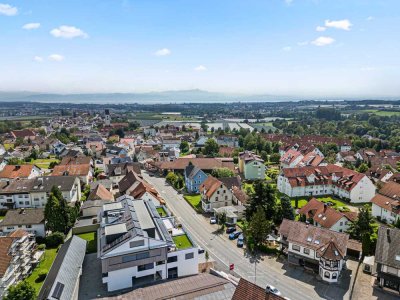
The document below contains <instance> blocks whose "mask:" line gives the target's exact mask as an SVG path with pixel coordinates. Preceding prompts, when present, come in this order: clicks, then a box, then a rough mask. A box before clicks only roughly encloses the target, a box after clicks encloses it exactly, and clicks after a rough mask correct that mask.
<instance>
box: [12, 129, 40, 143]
mask: <svg viewBox="0 0 400 300" xmlns="http://www.w3.org/2000/svg"><path fill="white" fill-rule="evenodd" d="M10 134H11V137H12V138H13V139H14V140H16V139H18V138H21V139H23V140H24V141H27V140H31V141H33V140H34V139H35V138H36V133H35V132H34V131H33V130H31V129H21V130H12V131H11V132H10Z"/></svg>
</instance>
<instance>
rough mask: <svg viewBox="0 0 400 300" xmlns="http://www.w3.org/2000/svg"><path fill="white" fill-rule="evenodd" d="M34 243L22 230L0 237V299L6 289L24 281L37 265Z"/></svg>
mask: <svg viewBox="0 0 400 300" xmlns="http://www.w3.org/2000/svg"><path fill="white" fill-rule="evenodd" d="M35 250H36V243H35V240H34V238H33V237H32V236H31V235H29V234H28V233H27V232H26V231H24V230H21V229H19V230H16V231H13V232H11V233H9V234H8V235H7V236H0V299H2V298H3V296H4V295H5V294H6V291H7V289H8V288H9V287H10V286H12V285H16V284H17V283H18V282H20V281H21V280H23V279H25V278H26V277H27V276H28V275H29V274H30V272H31V269H32V265H34V264H37V263H38V261H37V258H36V257H35V253H36V251H35Z"/></svg>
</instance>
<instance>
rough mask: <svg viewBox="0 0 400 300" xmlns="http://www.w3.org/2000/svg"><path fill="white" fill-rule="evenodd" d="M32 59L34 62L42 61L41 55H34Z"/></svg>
mask: <svg viewBox="0 0 400 300" xmlns="http://www.w3.org/2000/svg"><path fill="white" fill-rule="evenodd" d="M33 60H34V61H36V62H42V61H43V57H41V56H35V57H34V58H33Z"/></svg>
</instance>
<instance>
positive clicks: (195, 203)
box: [183, 195, 203, 213]
mask: <svg viewBox="0 0 400 300" xmlns="http://www.w3.org/2000/svg"><path fill="white" fill-rule="evenodd" d="M183 197H184V198H185V200H186V202H187V203H189V204H190V206H192V207H193V208H194V209H195V210H196V211H197V212H198V213H202V212H203V208H202V207H201V196H200V195H185V196H183Z"/></svg>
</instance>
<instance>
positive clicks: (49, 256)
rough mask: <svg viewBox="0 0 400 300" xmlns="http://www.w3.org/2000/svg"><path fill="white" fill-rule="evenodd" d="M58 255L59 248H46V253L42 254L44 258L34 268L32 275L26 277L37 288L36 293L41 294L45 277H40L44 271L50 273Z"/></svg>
mask: <svg viewBox="0 0 400 300" xmlns="http://www.w3.org/2000/svg"><path fill="white" fill-rule="evenodd" d="M56 256H57V248H54V249H46V250H45V253H44V254H43V256H42V260H41V261H40V263H39V264H38V265H37V266H36V268H35V269H34V270H33V272H32V273H31V275H29V277H27V278H26V281H27V282H29V283H30V284H31V285H32V286H33V287H34V288H35V290H36V294H39V291H40V288H41V287H42V285H43V282H44V280H45V278H40V277H39V275H40V274H42V273H49V271H50V268H51V265H52V264H53V261H54V259H55V258H56Z"/></svg>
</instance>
